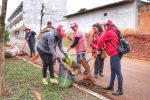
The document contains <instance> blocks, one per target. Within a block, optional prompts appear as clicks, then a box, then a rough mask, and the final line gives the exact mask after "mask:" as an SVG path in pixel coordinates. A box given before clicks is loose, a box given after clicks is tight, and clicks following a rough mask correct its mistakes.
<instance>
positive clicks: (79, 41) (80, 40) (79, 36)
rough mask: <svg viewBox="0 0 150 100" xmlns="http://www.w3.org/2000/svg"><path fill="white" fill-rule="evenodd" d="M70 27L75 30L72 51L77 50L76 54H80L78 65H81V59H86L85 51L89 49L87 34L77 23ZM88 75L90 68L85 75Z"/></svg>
mask: <svg viewBox="0 0 150 100" xmlns="http://www.w3.org/2000/svg"><path fill="white" fill-rule="evenodd" d="M70 27H71V29H72V30H73V38H72V40H73V43H72V45H71V46H70V49H72V48H75V50H76V52H77V53H78V54H77V63H78V64H80V59H81V58H85V51H86V48H87V42H86V38H85V34H84V33H82V32H81V31H80V30H79V28H78V25H77V23H75V22H72V23H70ZM70 49H69V50H70ZM79 73H81V69H79ZM88 73H89V68H85V71H84V74H88Z"/></svg>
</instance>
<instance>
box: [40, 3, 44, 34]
mask: <svg viewBox="0 0 150 100" xmlns="http://www.w3.org/2000/svg"><path fill="white" fill-rule="evenodd" d="M43 16H44V3H42V9H41V19H40V31H41V30H42V24H43Z"/></svg>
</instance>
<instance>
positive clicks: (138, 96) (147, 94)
mask: <svg viewBox="0 0 150 100" xmlns="http://www.w3.org/2000/svg"><path fill="white" fill-rule="evenodd" d="M10 43H11V44H14V43H18V44H17V46H18V47H19V48H22V47H23V44H24V43H25V41H24V40H21V39H12V40H11V42H10ZM24 51H27V53H29V48H28V45H26V47H25V49H24ZM71 52H74V51H73V50H72V51H71ZM90 57H91V54H87V55H86V58H87V59H89V58H90ZM74 58H75V57H74ZM35 63H38V64H40V65H41V61H40V59H39V60H38V61H36V62H35ZM90 65H91V66H93V60H91V61H90ZM58 70H59V69H58V66H55V72H58ZM82 71H84V70H83V69H82ZM122 72H123V76H124V85H123V87H124V88H123V89H124V95H123V96H119V97H115V96H112V95H111V94H112V92H110V91H106V94H107V95H108V96H109V97H111V98H113V99H115V100H148V99H149V98H150V79H149V77H150V62H148V61H141V60H136V59H131V58H125V57H123V59H122ZM92 73H93V72H92ZM82 77H83V76H82V75H80V78H79V79H81V78H82ZM116 78H117V77H116ZM109 79H110V64H109V57H107V58H106V59H105V65H104V77H100V78H99V79H96V82H95V83H96V84H97V85H99V86H102V87H104V86H106V85H107V84H108V83H109ZM115 89H117V81H116V82H115Z"/></svg>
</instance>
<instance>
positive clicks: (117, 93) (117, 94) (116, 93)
mask: <svg viewBox="0 0 150 100" xmlns="http://www.w3.org/2000/svg"><path fill="white" fill-rule="evenodd" d="M112 95H114V96H119V95H123V91H122V89H118V90H117V91H115V92H113V93H112Z"/></svg>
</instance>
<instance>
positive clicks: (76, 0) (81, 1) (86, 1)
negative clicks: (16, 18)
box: [0, 0, 122, 18]
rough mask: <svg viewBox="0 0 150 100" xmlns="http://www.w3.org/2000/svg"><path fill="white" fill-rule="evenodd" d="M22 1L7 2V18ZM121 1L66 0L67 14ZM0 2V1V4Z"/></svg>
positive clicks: (12, 0)
mask: <svg viewBox="0 0 150 100" xmlns="http://www.w3.org/2000/svg"><path fill="white" fill-rule="evenodd" d="M21 1H22V0H8V8H7V18H8V16H10V14H11V13H12V12H13V11H14V10H15V9H16V7H17V6H18V5H19V4H20V2H21ZM41 1H43V0H41ZM116 1H122V0H67V12H68V13H69V14H70V13H74V12H77V11H79V10H80V9H81V8H87V9H90V8H94V7H97V6H100V5H103V4H107V3H110V2H116ZM1 2H2V0H0V3H1Z"/></svg>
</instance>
